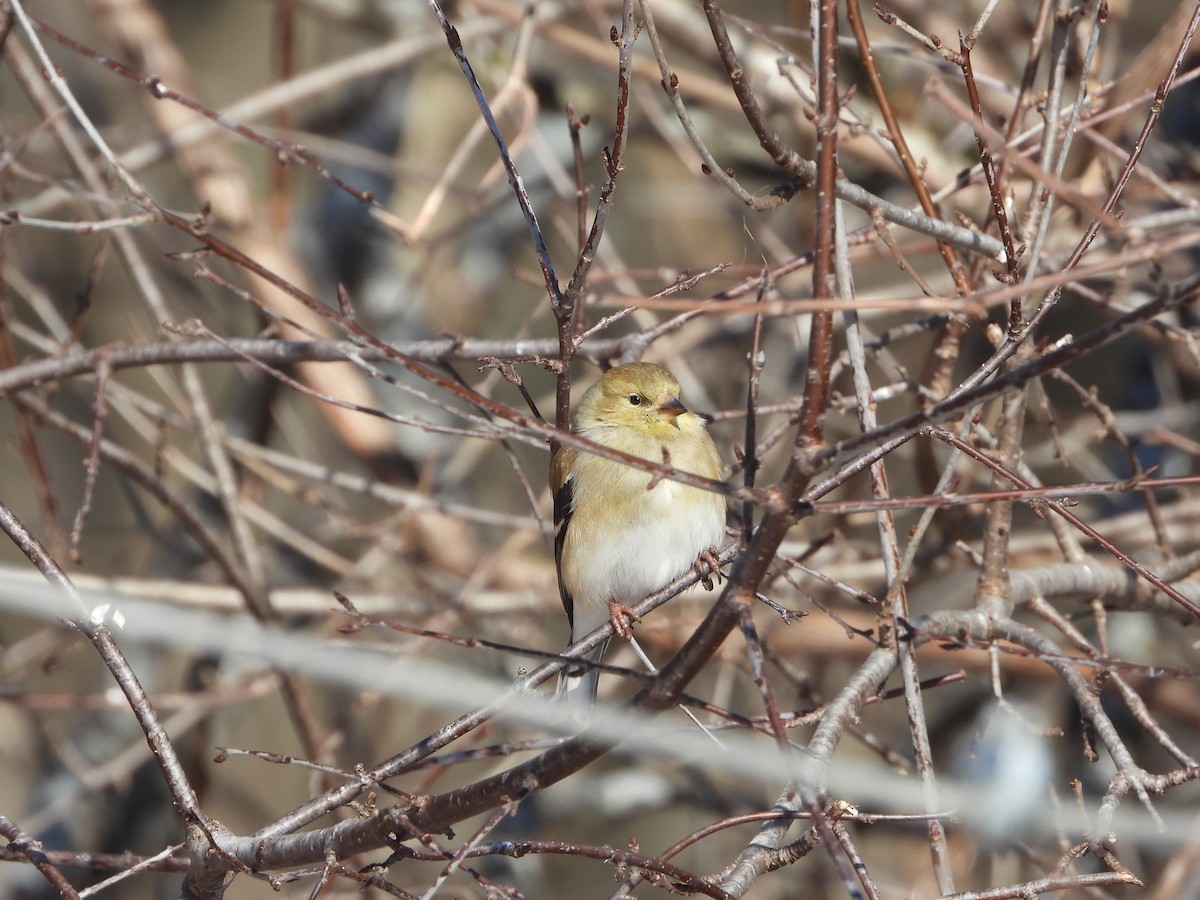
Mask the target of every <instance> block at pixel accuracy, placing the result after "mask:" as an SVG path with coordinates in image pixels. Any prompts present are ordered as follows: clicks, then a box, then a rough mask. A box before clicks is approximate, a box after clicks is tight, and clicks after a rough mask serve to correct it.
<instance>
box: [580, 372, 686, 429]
mask: <svg viewBox="0 0 1200 900" xmlns="http://www.w3.org/2000/svg"><path fill="white" fill-rule="evenodd" d="M578 418H579V420H580V421H582V422H587V423H596V424H600V425H607V426H610V427H611V426H617V427H622V426H623V427H627V428H634V429H638V430H640V431H646V432H648V433H650V434H669V433H670V431H672V430H676V429H679V428H681V427H686V426H687V425H690V424H692V420H693V419H695V420H696V421H697V424H701V420H700V419H699V417H698V416H695V415H693V414H691V413H689V412H688V408H687V407H686V406H684V405H683V402H682V401H681V400H680V399H679V382H678V381H676V380H675V376H674V375H672V374H671V373H670V372H668V371H667V370H666V369H664V368H663V367H662V366H656V365H654V364H653V363H630V364H628V365H624V366H617V367H616V368H615V369H610V370H609V371H607V372H605V373H604V376H603V377H602V378H601V379H600V380H599V381H597V382H596V383H595V384H594V385H592V386H591V387H590V388H588V390H587V392H586V393H585V394H584V395H583V400H581V401H580V404H579V413H578Z"/></svg>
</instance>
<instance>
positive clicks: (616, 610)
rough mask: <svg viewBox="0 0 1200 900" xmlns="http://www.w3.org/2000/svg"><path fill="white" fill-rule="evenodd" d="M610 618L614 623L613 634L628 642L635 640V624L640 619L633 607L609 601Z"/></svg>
mask: <svg viewBox="0 0 1200 900" xmlns="http://www.w3.org/2000/svg"><path fill="white" fill-rule="evenodd" d="M608 617H609V619H610V620H611V621H612V627H613V633H614V634H616V635H617V636H619V637H623V638H625V640H627V641H631V640H633V623H634V622H636V621H637V620H638V618H639V616H638V614H637V613H636V612H634V609H633V607H632V606H626V605H625V604H624V603H618V602H617V601H616V600H609V601H608Z"/></svg>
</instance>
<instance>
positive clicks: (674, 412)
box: [658, 397, 687, 424]
mask: <svg viewBox="0 0 1200 900" xmlns="http://www.w3.org/2000/svg"><path fill="white" fill-rule="evenodd" d="M685 412H687V407H686V406H684V405H683V404H682V403H680V402H679V398H678V397H668V398H667V399H666V400H664V401H663V402H662V403H660V404H658V414H659V415H660V416H662V417H663V418H664V419H669V420H670V421H671V423H672V424H675V420H676V419H677V418H678V417H679V416H681V415H683V414H684V413H685Z"/></svg>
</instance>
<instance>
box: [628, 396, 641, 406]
mask: <svg viewBox="0 0 1200 900" xmlns="http://www.w3.org/2000/svg"><path fill="white" fill-rule="evenodd" d="M629 405H630V406H641V405H642V395H641V394H630V395H629Z"/></svg>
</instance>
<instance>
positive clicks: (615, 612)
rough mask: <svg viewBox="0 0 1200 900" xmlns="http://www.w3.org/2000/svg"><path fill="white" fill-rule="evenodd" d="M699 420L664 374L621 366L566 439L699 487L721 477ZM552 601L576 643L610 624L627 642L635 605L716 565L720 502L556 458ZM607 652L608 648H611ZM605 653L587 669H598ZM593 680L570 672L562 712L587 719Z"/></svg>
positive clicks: (610, 464)
mask: <svg viewBox="0 0 1200 900" xmlns="http://www.w3.org/2000/svg"><path fill="white" fill-rule="evenodd" d="M705 424H706V423H705V419H704V418H702V417H701V416H698V415H696V414H695V413H692V412H688V409H687V407H686V406H684V405H683V403H682V402H681V401H680V399H679V382H678V381H676V380H675V377H674V376H673V375H672V374H671V373H670V372H668V371H667V370H666V369H664V368H662V367H661V366H656V365H652V364H650V363H632V364H630V365H625V366H617V367H616V368H615V369H612V370H610V371H609V372H607V373H605V375H604V376H603V377H602V378H601V379H600V380H599V381H597V382H596V383H595V384H594V385H592V386H591V387H590V388H588V390H587V391H586V392H585V393H584V395H583V399H582V400H581V401H580V403H579V408H578V409H577V410H576V412H575V418H574V422H573V425H572V430H573V431H574V432H575V433H576V434H578V435H579V436H580V437H585V438H587V439H588V440H590V441H595V442H596V443H597V444H600V445H602V446H604V447H609V448H611V449H613V450H620V451H622V452H624V453H628V454H630V455H631V456H640V457H642V458H643V459H648V460H652V461H653V462H656V463H662V464H664V465H668V466H673V467H675V468H677V469H680V470H682V471H685V472H691V473H693V474H695V475H703V476H705V477H706V478H720V477H721V457H720V454H719V453H718V452H717V448H716V445H715V444H714V443H713V440H712V438H711V437H709V435H708V432H706V431H705V430H704V426H705ZM550 487H551V491H552V492H553V495H554V523H555V526H556V529H557V530H556V533H555V540H554V557H555V562H556V563H557V565H558V590H559V595H560V596H561V597H562V602H563V607H564V608H565V609H566V611H567V619H568V620H569V621H570V623H571V643H575V642H576V641H578V640H579V639H580V638H582V637H583V636H584V635H586V634H588V632H590V631H593V630H594V629H596V628H598V627H600V626H601V625H603V624H604V623H605V622H607V621H609V620H610V619H611V620H612V623H613V627H614V630H615V631H616V632H617V633H618V634H621V635H622V636H624V637H630V636H631V634H632V633H631V632H630V628H629V623H630V622H631V621H632V619H633V618H634V615H633V611H632V609H630V605H631V604H634V603H637V602H638V601H639V600H642V599H643V598H644V597H646V596H648V595H649V594H651V593H653V592H654V591H656V590H658V589H659V588H661V587H663V586H664V585H666V584H668V583H669V582H671V581H673V580H674V579H676V578H678V577H679V576H680V575H682V574H683V573H684V572H686V571H687V570H688V569H689V568H691V567H692V566H693V565H696V564H697V560H698V559H700V558H705V559H712V558H713V556H714V554H715V550H716V548H717V547H718V546H719V545H720V544H721V541H722V539H723V537H724V535H725V498H724V497H723V496H722V495H720V494H716V493H713V492H711V491H704V490H700V489H699V488H695V487H690V486H688V485H684V484H680V483H679V482H677V481H671V480H670V479H666V478H659V477H657V476H652V475H650V474H649V473H647V472H643V471H641V470H640V469H635V468H633V467H632V466H628V465H625V464H623V463H620V462H617V461H616V460H612V459H606V458H605V457H602V456H597V455H596V454H594V453H587V452H586V451H580V450H576V449H575V448H573V447H562V448H560V449H559V451H558V453H556V454H555V456H554V459H553V460H552V461H551V465H550ZM606 643H607V642H606ZM604 649H605V645H601V646H600V647H598V648H596V650H594V651H593V652H592V653H591V654H589V656H588V657H587V658H588V659H589V660H590V661H593V662H598V661H599V660H600V658H601V657H602V656H603V655H604ZM598 677H599V672H598V670H596V669H595V668H592V667H587V668H583V667H580V668H578V669H568V670H566V671H565V672H564V676H563V680H562V681H560V690H563V689H565V691H566V694H567V703H568V705H569V706H570V708H571V709H572V712H574V713H576V714H580V715H582V714H584V713H585V712H586V710H588V709H590V708H591V706H592V704H593V703H594V702H595V697H596V682H597V679H598Z"/></svg>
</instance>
